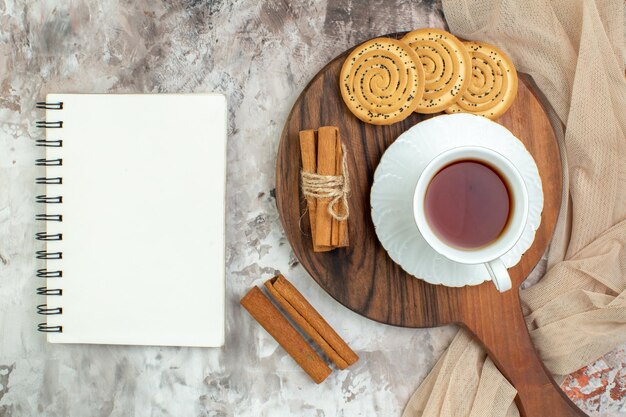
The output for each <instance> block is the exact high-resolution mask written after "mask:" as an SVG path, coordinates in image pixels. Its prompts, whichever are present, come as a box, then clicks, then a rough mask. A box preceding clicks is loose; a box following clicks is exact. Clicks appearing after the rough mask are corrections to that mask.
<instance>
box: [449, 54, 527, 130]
mask: <svg viewBox="0 0 626 417" xmlns="http://www.w3.org/2000/svg"><path fill="white" fill-rule="evenodd" d="M464 44H465V47H466V48H467V50H468V51H469V53H470V56H471V58H472V77H471V80H470V85H469V87H468V89H467V91H465V93H464V94H462V95H460V96H459V97H458V100H457V102H456V103H455V104H453V105H452V106H450V107H448V108H447V109H446V113H459V112H467V113H473V114H477V115H480V116H485V117H488V118H489V119H493V120H495V119H497V118H498V117H500V116H501V115H502V114H504V112H506V111H507V110H508V109H509V107H510V106H511V104H512V103H513V100H515V96H516V95H517V71H515V67H514V66H513V63H512V62H511V60H510V59H509V57H508V56H507V55H506V54H505V53H504V52H502V51H501V50H500V49H498V48H496V47H495V46H493V45H490V44H488V43H484V42H464Z"/></svg>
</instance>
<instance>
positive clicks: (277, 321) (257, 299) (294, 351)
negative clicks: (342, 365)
mask: <svg viewBox="0 0 626 417" xmlns="http://www.w3.org/2000/svg"><path fill="white" fill-rule="evenodd" d="M240 303H241V305H242V306H243V307H244V308H245V309H246V310H248V312H249V313H250V315H252V317H254V319H255V320H256V321H257V322H258V323H259V324H260V325H261V326H263V328H264V329H265V330H267V332H268V333H269V334H270V335H272V337H273V338H274V339H276V341H277V342H278V343H279V344H280V345H281V346H282V347H283V348H284V349H285V350H286V351H287V353H289V355H290V356H291V357H292V358H293V359H294V360H295V361H296V362H297V363H298V365H300V366H301V367H302V369H303V370H304V371H305V372H306V373H307V374H309V376H310V377H311V379H313V381H315V382H316V383H317V384H319V383H321V382H322V381H323V380H325V379H326V378H327V377H328V375H330V373H331V369H330V368H329V367H328V365H326V363H325V362H324V361H323V360H322V358H321V357H320V356H319V355H318V354H317V353H316V352H315V351H314V350H313V348H311V346H309V345H308V343H307V342H306V341H305V340H304V338H303V337H302V335H300V333H298V331H297V330H296V329H295V328H294V327H293V326H292V325H291V324H290V323H289V322H288V321H287V319H286V318H285V317H283V315H282V314H281V313H280V311H278V309H277V308H276V307H275V306H274V304H272V302H271V301H270V300H269V298H267V296H266V295H265V294H263V292H262V291H261V290H260V289H259V287H256V286H255V287H253V288H252V289H251V290H250V291H248V293H247V294H246V295H245V296H244V297H243V298H242V299H241V302H240Z"/></svg>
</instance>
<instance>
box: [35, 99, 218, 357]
mask: <svg viewBox="0 0 626 417" xmlns="http://www.w3.org/2000/svg"><path fill="white" fill-rule="evenodd" d="M46 101H47V102H63V109H62V110H46V120H47V121H48V122H50V121H62V122H63V127H62V128H60V129H46V137H47V139H48V140H51V139H62V140H63V146H62V147H59V148H54V147H49V148H46V158H47V159H54V158H62V160H63V164H62V166H49V167H46V176H47V177H54V176H59V177H62V178H63V183H62V185H47V186H46V187H47V189H46V195H48V196H52V195H62V197H63V202H62V204H47V205H46V209H47V213H48V214H57V212H58V214H62V216H63V221H62V222H46V226H47V229H48V233H49V234H50V233H55V232H59V233H62V235H63V239H62V241H58V242H48V252H51V251H55V252H56V251H57V250H60V251H61V252H62V259H58V260H48V261H47V268H48V269H49V270H52V269H58V270H62V271H63V276H62V278H48V279H47V286H48V288H60V289H62V291H63V294H62V295H60V296H52V295H49V296H47V304H48V306H47V308H55V307H61V308H62V309H63V310H62V314H60V315H49V316H46V317H47V321H48V325H49V326H55V325H60V326H62V332H60V333H48V341H49V342H53V343H102V344H127V345H164V346H168V345H174V346H220V345H222V344H223V343H224V273H225V271H224V195H225V168H226V129H227V128H226V112H227V108H226V100H225V97H224V96H222V95H217V94H189V95H184V94H181V95H178V94H158V95H157V94H154V95H139V94H138V95H134V94H128V95H115V94H111V95H104V94H103V95H98V94H84V95H81V94H49V95H48V96H47V99H46Z"/></svg>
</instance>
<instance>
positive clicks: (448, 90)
mask: <svg viewBox="0 0 626 417" xmlns="http://www.w3.org/2000/svg"><path fill="white" fill-rule="evenodd" d="M402 41H403V42H404V43H406V44H408V45H409V46H410V47H411V48H412V49H413V50H414V51H415V52H416V53H417V55H418V56H419V59H420V61H421V63H422V66H423V67H424V76H425V81H424V96H423V97H422V100H421V101H420V102H419V104H418V105H417V109H416V110H415V111H416V112H418V113H437V112H440V111H443V110H445V109H446V108H448V107H449V106H450V105H452V104H454V103H455V102H456V100H457V98H458V97H459V96H460V95H462V94H463V93H464V92H465V90H467V88H468V87H469V81H470V76H471V70H472V67H471V63H470V55H469V52H468V51H467V49H466V48H465V46H464V45H463V42H461V41H460V40H458V39H457V38H456V36H454V35H452V34H451V33H448V32H446V31H445V30H441V29H432V28H425V29H418V30H414V31H413V32H409V33H407V34H406V35H405V36H404V37H403V38H402Z"/></svg>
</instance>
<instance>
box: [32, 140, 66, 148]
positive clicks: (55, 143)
mask: <svg viewBox="0 0 626 417" xmlns="http://www.w3.org/2000/svg"><path fill="white" fill-rule="evenodd" d="M35 145H36V146H45V147H46V148H62V147H63V141H62V140H61V139H58V140H46V139H37V140H36V141H35Z"/></svg>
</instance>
